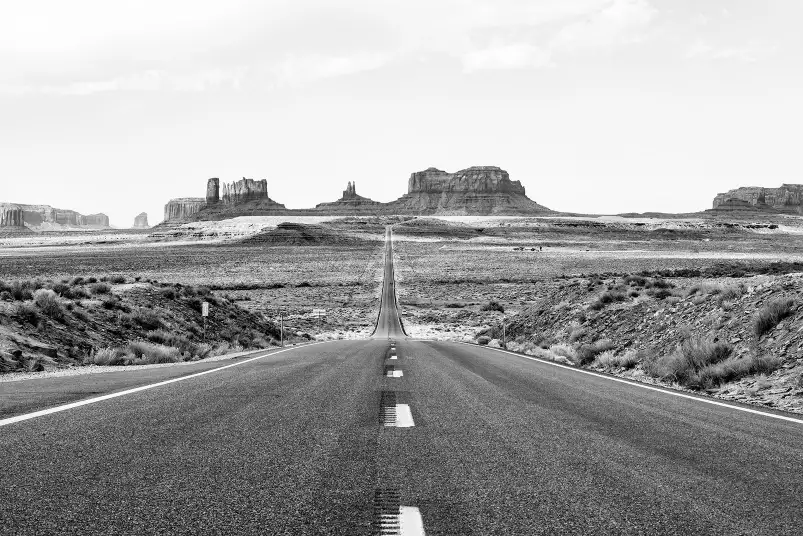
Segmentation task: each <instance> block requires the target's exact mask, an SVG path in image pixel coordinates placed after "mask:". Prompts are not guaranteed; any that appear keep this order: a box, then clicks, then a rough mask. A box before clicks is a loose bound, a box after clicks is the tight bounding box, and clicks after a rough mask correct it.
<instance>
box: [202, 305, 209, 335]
mask: <svg viewBox="0 0 803 536" xmlns="http://www.w3.org/2000/svg"><path fill="white" fill-rule="evenodd" d="M201 316H202V317H203V319H204V342H206V317H207V316H209V302H202V303H201Z"/></svg>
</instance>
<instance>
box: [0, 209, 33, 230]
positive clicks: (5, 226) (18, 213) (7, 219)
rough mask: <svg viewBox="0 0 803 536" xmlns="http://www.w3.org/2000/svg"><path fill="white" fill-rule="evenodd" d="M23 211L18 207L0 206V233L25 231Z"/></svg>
mask: <svg viewBox="0 0 803 536" xmlns="http://www.w3.org/2000/svg"><path fill="white" fill-rule="evenodd" d="M26 229H27V227H25V220H24V211H23V210H22V207H20V206H19V205H12V204H2V205H0V231H21V230H26Z"/></svg>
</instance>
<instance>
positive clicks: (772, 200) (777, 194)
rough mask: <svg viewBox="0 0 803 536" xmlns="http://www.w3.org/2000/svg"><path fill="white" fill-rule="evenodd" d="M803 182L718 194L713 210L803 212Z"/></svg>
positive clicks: (737, 189) (750, 187) (746, 188)
mask: <svg viewBox="0 0 803 536" xmlns="http://www.w3.org/2000/svg"><path fill="white" fill-rule="evenodd" d="M801 200H803V184H783V185H781V187H780V188H762V187H758V186H747V187H742V188H736V189H734V190H730V191H728V192H725V193H722V194H718V195H717V196H716V197H715V198H714V206H713V210H715V211H733V210H744V209H748V210H750V209H753V210H764V211H771V212H784V213H792V214H803V207H802V206H801Z"/></svg>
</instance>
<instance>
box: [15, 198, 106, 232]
mask: <svg viewBox="0 0 803 536" xmlns="http://www.w3.org/2000/svg"><path fill="white" fill-rule="evenodd" d="M8 206H11V205H8ZM13 206H15V207H17V208H18V209H19V210H21V211H22V218H23V222H24V224H25V225H27V226H28V227H29V228H31V229H37V228H44V229H59V228H62V227H93V228H95V227H98V228H100V227H109V217H108V216H106V215H105V214H90V215H88V216H84V215H83V214H81V213H79V212H76V211H74V210H64V209H60V208H53V207H51V206H49V205H21V204H14V205H13Z"/></svg>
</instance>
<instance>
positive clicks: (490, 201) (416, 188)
mask: <svg viewBox="0 0 803 536" xmlns="http://www.w3.org/2000/svg"><path fill="white" fill-rule="evenodd" d="M390 205H391V206H392V208H393V211H394V212H395V213H398V214H409V213H413V214H453V215H473V214H536V213H544V212H548V211H549V209H547V208H546V207H543V206H541V205H539V204H538V203H536V202H535V201H533V200H531V199H529V198H528V197H527V196H526V194H525V191H524V187H523V186H522V185H521V182H519V181H511V180H510V177H509V176H508V173H507V171H505V170H503V169H501V168H498V167H496V166H476V167H470V168H468V169H463V170H460V171H458V172H456V173H447V172H446V171H441V170H439V169H437V168H429V169H427V170H424V171H419V172H416V173H413V174H412V175H410V180H409V181H408V183H407V194H405V195H404V196H402V197H401V198H400V199H398V200H397V201H394V202H393V203H390Z"/></svg>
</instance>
